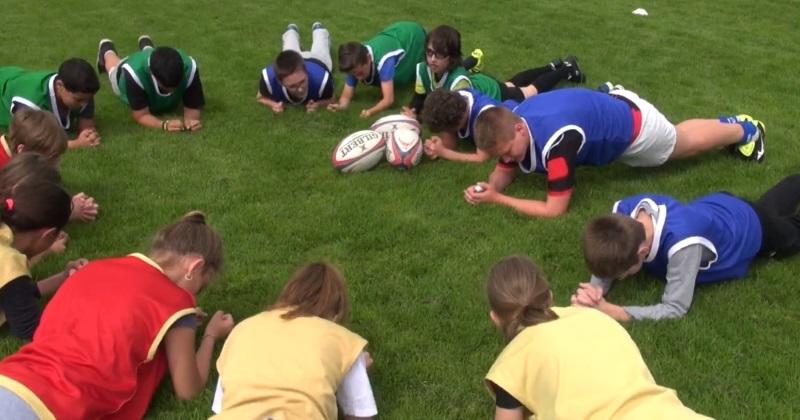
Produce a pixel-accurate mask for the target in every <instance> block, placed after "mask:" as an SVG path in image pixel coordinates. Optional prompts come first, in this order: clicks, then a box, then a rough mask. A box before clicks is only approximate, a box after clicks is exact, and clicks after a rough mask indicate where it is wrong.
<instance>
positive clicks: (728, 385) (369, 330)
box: [0, 0, 800, 419]
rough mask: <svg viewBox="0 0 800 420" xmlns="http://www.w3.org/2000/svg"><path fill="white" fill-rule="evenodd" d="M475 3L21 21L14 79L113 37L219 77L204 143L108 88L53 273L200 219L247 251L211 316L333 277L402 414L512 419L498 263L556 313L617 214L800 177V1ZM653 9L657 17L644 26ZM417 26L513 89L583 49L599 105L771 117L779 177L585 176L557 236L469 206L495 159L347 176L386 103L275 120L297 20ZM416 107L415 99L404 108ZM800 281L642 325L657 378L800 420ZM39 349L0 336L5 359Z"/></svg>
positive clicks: (714, 297)
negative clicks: (636, 12)
mask: <svg viewBox="0 0 800 420" xmlns="http://www.w3.org/2000/svg"><path fill="white" fill-rule="evenodd" d="M458 4H459V5H461V6H460V8H459V9H458V10H454V11H449V10H445V9H446V8H447V7H448V6H449V4H448V5H447V6H445V5H434V4H430V3H429V2H424V1H422V0H409V1H406V2H400V3H397V2H394V3H391V2H387V3H380V2H367V1H361V0H358V1H347V2H346V1H343V0H337V1H329V2H299V1H285V2H265V1H259V2H253V1H236V2H216V1H210V0H196V1H192V2H188V1H173V2H163V1H154V0H143V1H139V2H135V3H134V2H101V1H97V0H83V1H80V2H79V1H74V0H68V1H62V2H51V1H43V0H30V1H27V2H12V3H10V4H9V6H7V7H5V8H4V10H3V22H2V25H3V33H4V36H3V41H2V48H0V63H3V65H12V64H13V65H20V66H23V67H26V68H30V69H55V68H57V66H58V64H59V63H60V62H61V61H62V60H63V59H65V58H67V57H70V56H80V57H84V58H86V59H87V60H90V61H92V62H93V60H94V58H93V57H94V54H95V48H96V45H97V41H98V40H99V39H100V38H102V37H111V38H112V39H114V40H115V41H116V44H117V47H118V48H119V50H120V53H122V54H126V53H129V52H131V51H133V49H134V48H135V43H136V38H137V36H138V35H139V34H140V33H149V34H150V35H152V36H153V39H154V40H155V41H156V43H161V44H164V45H173V46H179V47H181V48H182V49H184V50H185V51H187V52H188V53H189V54H191V55H193V56H194V57H195V58H196V59H197V61H198V63H199V64H200V69H201V74H202V78H203V84H204V86H205V92H206V97H207V109H206V112H205V121H204V125H205V127H206V129H205V130H204V131H202V132H201V133H198V134H192V135H165V134H162V133H160V132H152V131H147V130H145V129H142V128H139V127H138V126H136V125H135V124H134V123H133V122H132V121H131V120H130V118H129V116H128V113H127V111H126V110H125V108H124V107H123V106H122V105H121V103H119V101H118V100H117V99H116V98H115V97H114V96H113V95H112V93H111V90H110V89H109V86H108V81H107V80H103V88H102V90H101V92H100V93H99V94H98V96H97V105H98V106H97V120H98V126H99V130H100V132H101V134H102V136H103V145H102V147H100V148H97V149H95V150H86V151H79V152H70V153H68V155H67V156H66V157H65V159H64V162H63V165H62V166H63V172H64V173H63V175H64V178H65V180H66V186H67V187H68V188H69V189H70V190H71V191H72V192H77V191H86V192H87V193H89V194H90V195H93V196H94V197H96V198H97V200H98V201H99V202H100V204H101V209H102V217H101V219H100V220H99V221H98V222H97V223H94V224H90V225H86V226H70V227H69V229H68V231H69V233H70V234H71V235H72V238H73V240H72V242H71V243H70V245H69V249H68V253H67V255H66V256H64V257H59V258H52V259H51V260H49V261H46V262H45V263H44V264H42V265H41V266H40V267H36V270H35V272H36V274H39V275H44V274H48V273H50V272H53V271H56V270H58V269H60V267H61V266H62V265H63V263H64V262H65V261H66V260H67V259H68V258H76V257H81V256H83V257H88V258H101V257H107V256H115V255H122V254H126V253H129V252H132V251H137V250H143V249H145V247H146V245H147V242H148V238H149V237H150V235H152V233H153V232H155V231H156V230H157V229H158V228H159V227H160V226H163V225H165V224H166V223H168V222H171V221H173V220H174V219H176V218H177V217H179V216H180V215H182V214H183V213H185V212H186V211H188V210H191V209H196V208H199V209H202V210H204V211H205V212H206V213H207V214H208V216H209V219H210V221H211V222H212V223H213V225H215V226H216V227H217V228H218V229H219V231H220V232H221V233H222V235H223V237H224V239H225V242H226V253H227V261H226V263H227V268H226V270H225V272H224V274H223V276H222V278H221V279H220V280H219V281H218V283H217V284H216V285H215V286H214V287H212V288H211V289H210V290H208V291H207V292H206V293H205V294H204V295H202V296H201V297H200V304H201V305H202V306H203V308H205V309H206V310H215V309H217V308H222V309H225V310H228V311H231V312H232V313H233V314H234V316H235V317H236V319H242V318H245V317H247V316H250V315H253V314H255V313H257V312H258V311H259V310H261V308H263V307H264V306H265V305H267V304H269V303H271V302H272V301H273V299H275V297H276V295H277V292H278V291H279V290H280V288H281V286H282V285H283V283H284V282H285V281H286V279H287V278H288V276H289V274H290V273H291V272H292V271H293V269H294V268H295V267H297V266H298V265H300V264H303V263H305V262H309V261H312V260H316V259H326V260H329V261H332V262H334V263H336V264H337V265H338V266H339V267H341V268H342V270H343V271H344V273H345V275H346V277H347V280H348V282H349V287H350V295H351V298H352V306H353V313H352V322H351V324H350V328H351V329H353V330H354V331H356V332H358V333H360V334H362V335H363V336H365V337H366V338H368V339H369V340H370V350H371V352H372V354H373V356H374V358H375V366H374V368H373V370H372V372H371V378H372V382H373V387H374V390H375V394H376V397H377V400H378V407H379V412H380V413H381V417H382V418H387V419H410V418H459V419H460V418H486V417H488V416H490V415H491V413H492V410H493V404H492V401H491V399H490V398H489V396H488V394H487V392H486V391H485V390H484V389H483V385H482V378H483V375H484V374H485V373H486V371H487V370H488V368H489V366H490V365H491V363H492V361H493V360H494V357H495V356H496V355H497V354H498V353H499V351H500V350H501V349H502V340H501V338H500V336H499V335H498V334H497V333H496V332H495V331H494V330H493V328H492V327H491V325H490V322H489V320H488V317H487V312H488V306H487V303H486V298H485V293H484V283H485V276H486V272H487V270H488V268H489V267H490V266H491V265H492V264H493V263H494V262H495V261H497V260H498V259H500V258H502V257H504V256H507V255H509V254H512V253H523V254H527V255H529V256H531V257H532V258H533V259H534V260H535V261H537V262H538V264H540V265H541V266H542V268H543V269H544V270H545V272H546V273H548V275H549V277H550V279H551V282H552V284H553V288H554V293H555V297H556V300H557V302H558V303H560V304H567V303H568V298H569V295H570V294H571V293H572V291H573V290H574V287H575V285H576V283H577V282H579V281H583V280H585V279H586V278H587V276H588V273H587V271H586V269H585V267H584V265H583V261H582V257H581V253H580V249H579V246H578V239H579V236H580V232H581V229H582V227H583V224H584V223H585V221H586V220H587V219H589V218H591V217H593V216H595V215H599V214H603V213H606V212H608V211H609V209H610V206H611V204H612V203H613V201H615V200H616V199H618V198H621V197H624V196H627V195H631V194H635V193H641V192H658V193H668V194H671V195H674V196H676V197H679V198H681V199H689V198H692V197H695V196H698V195H701V194H705V193H708V192H712V191H717V190H727V191H730V192H733V193H736V194H741V195H743V196H745V197H751V198H755V197H757V196H758V194H759V193H760V192H761V191H762V190H764V189H765V188H767V187H768V186H769V185H771V184H772V183H773V182H775V181H777V180H778V179H780V178H781V177H783V176H784V175H786V174H788V173H791V172H793V171H797V170H798V164H797V162H798V156H800V143H798V142H797V139H796V134H795V133H796V131H797V129H798V121H800V115H799V114H798V111H797V92H798V91H800V81H798V80H800V79H798V78H797V75H796V70H795V69H796V66H797V57H798V56H800V35H798V34H800V32H798V31H797V10H798V7H799V6H800V3H799V2H798V1H796V0H792V1H775V0H773V1H762V2H758V4H755V3H752V2H746V1H743V0H728V1H721V2H695V1H689V0H676V1H670V2H645V3H641V2H638V3H637V2H629V1H620V2H605V3H603V2H600V3H598V2H592V1H572V2H568V3H564V2H527V3H525V4H524V5H523V4H522V3H520V2H515V1H508V0H498V1H495V2H490V3H487V2H484V1H477V0H468V1H464V2H460V3H458ZM636 7H645V8H646V9H647V10H648V11H649V12H650V16H649V17H647V18H640V17H636V16H633V15H632V14H631V13H630V12H631V11H632V10H633V9H635V8H636ZM139 11H144V12H143V13H141V12H139ZM420 16H421V18H420ZM399 19H415V20H419V21H421V23H423V24H424V25H425V26H426V27H428V28H432V27H434V26H436V25H438V24H441V23H448V24H451V25H454V26H456V27H458V28H459V29H460V30H461V32H462V36H463V44H464V50H465V51H471V50H472V49H473V48H475V47H481V48H483V50H484V51H485V52H486V58H487V64H486V71H487V72H488V73H490V74H493V75H497V76H499V77H507V76H510V75H511V74H513V73H514V72H516V71H518V70H521V69H522V68H524V67H528V66H536V65H540V64H543V63H545V62H547V61H549V60H550V59H551V58H552V57H556V56H564V55H566V54H568V53H573V54H577V55H578V56H579V57H580V59H581V64H582V66H583V67H584V69H585V70H586V72H587V74H588V75H589V81H588V86H590V87H594V86H596V85H598V84H599V83H601V82H604V81H606V80H609V79H610V80H613V81H615V82H617V83H622V84H624V85H625V86H626V87H629V88H631V89H633V90H636V91H637V92H638V93H639V94H640V95H642V97H644V98H647V99H649V100H650V101H652V102H653V103H655V104H656V105H657V106H658V107H659V109H660V110H661V111H662V112H664V113H665V114H666V115H667V116H668V117H670V118H671V119H672V120H674V121H679V120H681V119H686V118H690V117H699V116H708V117H716V116H718V115H721V114H731V113H740V112H747V113H751V114H752V115H754V116H756V117H757V118H760V119H762V120H763V121H765V122H766V124H767V129H768V131H769V138H768V146H767V160H766V162H765V163H764V164H763V165H752V164H747V163H744V162H739V161H737V160H734V159H732V158H730V157H728V156H727V155H726V154H724V153H710V154H707V155H705V156H702V157H700V158H697V159H693V160H691V161H687V162H678V163H670V164H669V165H666V166H664V167H661V168H657V169H650V170H642V169H632V168H627V167H624V166H621V165H614V166H612V167H609V168H602V169H596V168H584V169H581V170H580V171H579V174H578V182H579V186H578V189H577V192H576V195H575V196H574V198H573V206H572V210H571V211H570V213H569V214H568V215H567V216H565V217H562V218H560V219H558V220H556V221H542V220H529V219H525V218H523V217H520V216H518V215H516V214H514V213H513V212H511V211H509V210H507V209H504V208H498V207H470V206H468V205H467V204H465V203H464V201H463V199H462V193H461V192H462V190H463V188H465V187H466V186H467V185H470V184H472V183H474V182H476V181H478V180H482V179H485V178H486V175H487V174H488V172H489V171H490V170H491V167H492V164H490V163H487V164H486V165H482V166H477V165H475V166H469V165H458V164H452V163H438V162H437V163H430V162H424V163H423V164H422V165H421V166H420V167H418V168H415V169H414V170H412V171H410V172H408V173H400V172H397V171H395V170H394V169H392V168H390V167H388V166H387V165H385V164H383V165H381V166H379V167H378V168H376V169H375V170H373V171H371V172H368V173H364V174H353V175H347V176H341V175H337V174H336V173H334V171H333V170H332V169H331V167H330V164H329V158H330V152H331V150H332V148H333V146H334V144H335V143H336V142H337V141H338V140H339V139H340V138H342V137H343V136H345V135H346V134H347V133H349V132H352V131H355V130H356V129H361V128H364V127H366V126H367V125H368V122H366V121H363V120H361V119H359V118H358V111H359V110H360V109H362V108H366V107H368V106H370V105H371V104H372V103H373V101H375V100H376V99H377V95H378V92H376V91H369V90H367V89H363V88H361V89H360V90H359V95H358V96H357V101H356V102H355V103H354V104H353V106H352V107H351V109H350V110H349V111H348V112H347V113H346V114H335V115H334V114H329V113H326V112H321V113H318V114H316V115H312V116H306V115H305V114H303V113H302V112H300V111H299V110H290V111H288V112H286V113H285V115H282V116H280V117H273V116H272V115H269V113H268V112H267V111H266V110H265V109H264V108H262V107H260V106H258V105H257V104H256V103H255V101H254V96H255V92H256V87H257V80H258V77H259V71H260V69H261V68H262V67H263V66H264V65H265V64H266V63H267V62H268V61H269V60H271V59H272V58H273V57H274V56H275V55H276V54H277V52H278V50H279V48H280V35H281V33H282V31H283V29H284V27H285V25H286V24H287V23H289V22H296V23H298V24H299V26H300V27H301V32H302V36H303V45H308V42H310V33H309V32H310V29H308V28H310V26H311V23H312V22H313V21H315V20H321V21H322V22H324V23H326V24H327V26H328V27H329V28H330V30H331V33H332V34H333V42H334V43H335V44H337V45H338V43H341V42H345V41H349V40H363V39H366V38H368V37H369V36H371V35H372V34H373V33H375V32H376V31H377V30H379V29H380V28H381V27H383V26H384V25H386V24H388V23H390V22H391V21H394V20H399ZM334 48H335V46H334ZM342 80H343V78H341V77H339V78H338V80H337V81H338V82H339V86H341V81H342ZM408 98H409V92H404V93H402V94H401V95H400V99H399V101H398V105H399V104H403V103H405V101H407V100H408ZM543 187H544V182H543V180H542V179H541V178H540V177H535V176H531V177H522V178H520V179H519V180H518V181H517V182H516V183H515V184H514V185H513V186H512V187H511V188H510V189H509V192H510V193H511V194H514V195H518V196H522V197H537V198H541V197H543ZM799 269H800V262H798V260H797V259H795V260H791V261H783V262H770V263H768V264H764V263H759V264H756V265H755V266H754V267H753V269H752V271H751V274H750V276H749V277H748V278H747V279H745V280H742V281H735V282H730V283H727V284H722V285H718V286H710V287H700V288H698V290H697V293H696V297H695V301H694V305H693V308H692V310H691V312H690V314H689V316H688V317H687V318H685V319H683V320H679V321H673V322H662V323H647V322H645V323H638V324H634V325H630V326H629V327H628V330H629V331H630V333H631V335H632V336H633V338H634V339H635V340H636V342H637V343H638V344H639V346H640V348H641V351H642V354H643V356H644V358H645V360H646V361H647V362H648V364H649V366H650V368H651V370H652V372H653V375H654V376H655V378H656V380H657V381H658V382H659V383H660V384H663V385H665V386H668V387H671V388H675V389H677V390H678V393H679V396H680V397H681V399H682V400H683V401H684V403H685V404H687V405H688V406H690V407H692V408H694V409H696V410H697V411H699V412H702V413H705V414H708V415H710V416H713V417H716V418H724V419H729V418H780V419H785V418H792V417H794V416H798V415H800V397H799V396H800V365H798V363H799V362H798V357H797V354H798V352H797V345H798V343H799V342H800V303H798V299H797V298H796V295H797V293H795V292H796V290H797V284H798V283H797V281H798V280H797V273H798V272H799V271H800V270H799ZM661 290H662V287H661V284H660V283H659V282H658V281H656V280H654V279H652V278H650V277H647V276H644V275H641V276H637V277H635V278H633V279H631V280H630V281H626V282H625V283H624V284H622V285H620V286H619V287H618V288H616V289H615V290H614V292H613V294H612V296H611V298H610V299H611V300H613V301H615V302H620V303H633V302H637V303H647V302H654V303H655V302H657V301H658V300H659V297H660V293H661ZM109 304H111V303H109ZM276 339H280V337H276ZM19 344H20V343H19V342H18V341H16V340H14V339H11V338H9V337H8V333H7V330H2V332H0V354H4V355H5V354H9V353H11V352H13V351H14V350H15V349H16V348H17V347H18V346H19ZM586 351H587V353H588V352H590V351H591V349H589V348H587V349H586ZM211 386H212V384H209V389H208V390H207V391H206V392H205V393H204V394H203V395H202V396H200V397H199V398H198V399H197V400H195V401H193V402H191V403H178V402H176V401H175V399H174V398H173V396H172V394H171V391H170V389H169V388H168V387H167V386H164V387H162V389H161V390H160V391H159V392H158V393H157V395H156V396H155V398H154V401H153V404H152V406H151V410H150V413H149V415H150V416H152V417H153V418H170V419H172V418H205V417H206V416H208V414H209V413H210V412H209V406H210V403H211Z"/></svg>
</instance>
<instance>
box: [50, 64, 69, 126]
mask: <svg viewBox="0 0 800 420" xmlns="http://www.w3.org/2000/svg"><path fill="white" fill-rule="evenodd" d="M57 76H58V73H55V74H53V75H52V76H50V80H49V81H48V82H47V93H48V94H49V96H50V109H51V110H52V111H53V115H55V116H56V119H58V123H59V124H61V127H62V128H64V130H69V125H70V120H69V110H67V115H61V109H60V108H59V107H58V98H56V86H55V83H56V77H57Z"/></svg>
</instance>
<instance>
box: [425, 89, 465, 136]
mask: <svg viewBox="0 0 800 420" xmlns="http://www.w3.org/2000/svg"><path fill="white" fill-rule="evenodd" d="M420 118H421V119H422V122H423V123H424V124H426V125H427V126H428V128H429V129H430V130H431V131H433V132H434V133H445V132H447V133H456V132H458V130H459V129H461V127H463V126H465V125H466V124H467V119H468V118H469V112H468V110H467V101H466V100H465V98H464V97H463V96H461V95H460V94H459V93H458V92H453V91H449V90H444V89H436V90H434V91H433V92H431V93H430V94H428V96H427V97H426V98H425V104H424V106H423V107H422V114H421V115H420Z"/></svg>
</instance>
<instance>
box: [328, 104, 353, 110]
mask: <svg viewBox="0 0 800 420" xmlns="http://www.w3.org/2000/svg"><path fill="white" fill-rule="evenodd" d="M348 106H350V104H346V103H342V102H339V103H335V104H328V111H330V112H337V111H344V110H345V109H347V107H348Z"/></svg>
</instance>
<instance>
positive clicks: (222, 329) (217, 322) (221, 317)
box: [205, 311, 234, 339]
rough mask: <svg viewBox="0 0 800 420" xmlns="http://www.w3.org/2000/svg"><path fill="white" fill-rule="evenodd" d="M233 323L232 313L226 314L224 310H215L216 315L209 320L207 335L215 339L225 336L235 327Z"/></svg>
mask: <svg viewBox="0 0 800 420" xmlns="http://www.w3.org/2000/svg"><path fill="white" fill-rule="evenodd" d="M233 325H234V322H233V317H232V316H231V314H226V313H224V312H222V311H217V312H214V315H212V316H211V319H210V320H208V325H206V333H205V335H210V336H211V337H213V338H214V339H221V338H225V337H227V336H228V333H230V332H231V330H232V329H233Z"/></svg>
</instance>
